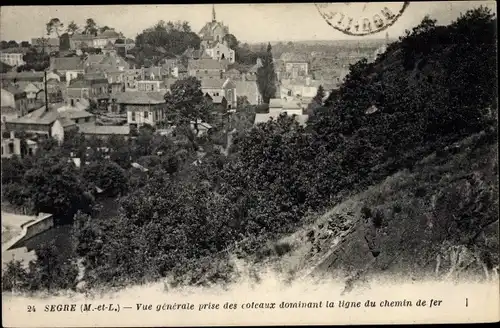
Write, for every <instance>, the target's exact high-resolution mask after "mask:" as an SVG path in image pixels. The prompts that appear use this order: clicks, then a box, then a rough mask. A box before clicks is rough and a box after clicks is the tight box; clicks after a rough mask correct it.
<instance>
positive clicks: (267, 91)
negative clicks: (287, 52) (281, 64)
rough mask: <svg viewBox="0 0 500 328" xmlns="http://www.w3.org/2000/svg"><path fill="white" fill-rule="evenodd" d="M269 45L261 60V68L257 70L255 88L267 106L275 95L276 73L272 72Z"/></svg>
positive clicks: (272, 66) (271, 57) (271, 56)
mask: <svg viewBox="0 0 500 328" xmlns="http://www.w3.org/2000/svg"><path fill="white" fill-rule="evenodd" d="M271 50H272V48H271V43H269V44H268V46H267V52H266V55H265V56H264V58H263V60H262V67H260V68H259V69H258V70H257V86H258V87H259V92H260V95H261V96H262V100H263V102H264V103H266V104H268V103H269V100H270V99H271V98H274V97H275V95H276V73H275V72H274V63H273V54H272V52H271Z"/></svg>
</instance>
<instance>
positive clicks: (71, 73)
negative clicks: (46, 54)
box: [50, 57, 85, 85]
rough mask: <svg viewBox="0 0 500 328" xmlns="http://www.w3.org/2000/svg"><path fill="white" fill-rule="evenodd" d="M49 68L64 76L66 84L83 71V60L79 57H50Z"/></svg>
mask: <svg viewBox="0 0 500 328" xmlns="http://www.w3.org/2000/svg"><path fill="white" fill-rule="evenodd" d="M50 70H51V71H57V73H58V74H60V75H64V76H65V77H66V84H67V85H69V83H70V82H71V80H73V79H76V78H77V77H78V75H79V74H84V73H85V61H84V60H82V59H81V58H80V57H62V58H56V57H51V58H50Z"/></svg>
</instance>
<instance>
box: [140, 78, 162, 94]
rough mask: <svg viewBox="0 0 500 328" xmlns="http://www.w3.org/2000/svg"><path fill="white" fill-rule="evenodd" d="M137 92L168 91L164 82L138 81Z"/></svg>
mask: <svg viewBox="0 0 500 328" xmlns="http://www.w3.org/2000/svg"><path fill="white" fill-rule="evenodd" d="M137 91H144V92H151V91H155V92H163V93H165V92H167V89H166V88H165V82H163V81H154V80H142V81H137Z"/></svg>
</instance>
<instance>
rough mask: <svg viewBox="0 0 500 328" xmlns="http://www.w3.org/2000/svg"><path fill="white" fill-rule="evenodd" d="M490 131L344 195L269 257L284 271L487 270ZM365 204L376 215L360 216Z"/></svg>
mask: <svg viewBox="0 0 500 328" xmlns="http://www.w3.org/2000/svg"><path fill="white" fill-rule="evenodd" d="M491 137H492V136H488V135H487V134H486V133H480V134H476V135H473V136H471V137H468V138H466V139H464V140H462V141H460V142H458V143H456V144H454V145H452V146H451V147H446V149H443V150H441V151H438V152H435V153H432V154H431V155H430V156H427V157H425V158H424V159H423V160H421V161H419V162H418V163H417V164H416V165H415V166H414V167H413V169H412V170H411V171H410V170H403V171H399V172H397V173H396V174H393V175H391V176H389V177H387V178H386V179H385V180H384V181H383V182H381V183H379V184H377V185H374V186H371V187H369V188H368V189H366V190H364V191H363V192H361V193H358V194H355V195H352V196H350V197H347V198H346V199H345V200H344V201H343V202H341V203H339V204H338V205H337V206H335V207H333V208H331V209H330V210H328V211H327V212H326V213H325V214H324V215H322V216H321V217H319V218H318V219H317V220H316V221H315V222H313V223H312V224H310V225H308V226H307V227H304V228H302V229H300V230H299V231H297V232H296V233H295V234H293V235H290V236H287V237H285V238H283V239H282V240H280V241H279V242H278V243H276V245H280V246H278V248H279V247H281V248H282V249H283V248H286V249H288V250H289V251H288V252H287V254H285V255H282V256H279V255H278V254H276V252H275V255H274V256H273V257H271V258H270V262H271V263H273V262H274V265H275V266H276V267H277V268H278V270H279V271H282V272H283V273H285V274H287V275H288V276H289V277H290V278H301V277H305V276H307V275H317V274H319V275H324V274H327V275H334V276H335V277H340V278H342V279H347V280H349V279H352V278H354V279H359V278H361V277H363V276H369V275H374V274H375V275H377V274H384V273H389V274H391V276H392V275H398V274H403V275H407V276H411V277H413V278H422V277H425V276H432V277H438V278H443V277H463V276H464V275H475V274H477V275H479V276H482V277H486V276H487V275H489V274H491V272H492V269H494V268H495V267H498V252H497V250H498V214H497V212H498V161H497V155H498V153H497V144H496V143H494V144H492V143H491V142H489V140H490V141H491ZM365 206H366V207H369V208H370V209H372V212H374V213H379V214H380V216H379V217H381V220H379V222H373V220H365V219H364V218H363V215H362V208H363V207H365ZM372 217H376V215H373V216H372ZM460 229H462V230H460ZM450 231H453V232H455V233H452V234H450V233H449V232H450ZM276 245H274V249H276ZM377 252H379V254H378V255H377ZM374 254H375V255H377V256H374ZM276 259H278V260H277V261H276ZM347 280H346V281H347Z"/></svg>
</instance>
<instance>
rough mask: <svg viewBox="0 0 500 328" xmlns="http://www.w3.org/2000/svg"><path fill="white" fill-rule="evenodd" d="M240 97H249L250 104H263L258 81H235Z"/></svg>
mask: <svg viewBox="0 0 500 328" xmlns="http://www.w3.org/2000/svg"><path fill="white" fill-rule="evenodd" d="M233 83H234V84H235V86H236V94H237V95H238V97H243V96H245V97H247V100H248V102H249V103H250V105H260V104H262V97H261V95H260V92H259V88H258V86H257V82H256V81H234V80H233Z"/></svg>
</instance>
